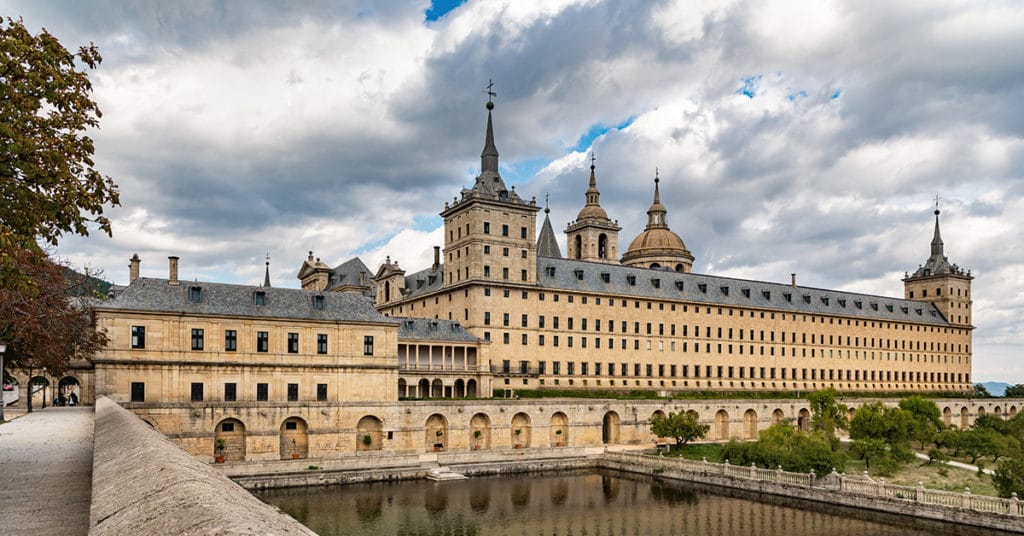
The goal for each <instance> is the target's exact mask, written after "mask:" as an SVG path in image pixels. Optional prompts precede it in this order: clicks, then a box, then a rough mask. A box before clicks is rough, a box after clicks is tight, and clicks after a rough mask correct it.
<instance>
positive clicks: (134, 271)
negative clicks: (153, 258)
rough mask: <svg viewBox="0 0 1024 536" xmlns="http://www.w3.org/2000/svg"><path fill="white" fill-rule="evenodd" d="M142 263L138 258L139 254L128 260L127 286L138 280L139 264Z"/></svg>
mask: <svg viewBox="0 0 1024 536" xmlns="http://www.w3.org/2000/svg"><path fill="white" fill-rule="evenodd" d="M141 263H142V259H140V258H139V254H138V253H135V254H133V255H132V258H131V259H128V284H129V285H131V284H132V283H134V282H135V280H136V279H138V278H139V264H141Z"/></svg>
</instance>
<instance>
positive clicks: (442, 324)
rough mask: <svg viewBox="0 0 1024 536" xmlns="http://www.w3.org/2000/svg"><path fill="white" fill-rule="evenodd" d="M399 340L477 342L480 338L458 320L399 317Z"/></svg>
mask: <svg viewBox="0 0 1024 536" xmlns="http://www.w3.org/2000/svg"><path fill="white" fill-rule="evenodd" d="M395 320H399V321H401V324H399V325H398V339H399V340H403V339H405V340H418V341H444V342H468V343H478V342H480V339H479V338H477V337H476V336H474V335H473V334H472V333H470V332H468V331H466V329H465V328H463V327H462V325H460V324H459V323H458V322H455V321H452V320H438V319H434V318H409V317H399V318H395Z"/></svg>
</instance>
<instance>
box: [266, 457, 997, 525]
mask: <svg viewBox="0 0 1024 536" xmlns="http://www.w3.org/2000/svg"><path fill="white" fill-rule="evenodd" d="M255 494H256V496H257V497H259V498H260V499H262V500H263V501H265V502H268V503H270V504H273V505H276V506H278V507H279V508H281V509H282V510H284V511H285V512H287V513H288V514H290V515H292V516H294V517H295V518H296V519H298V520H299V521H300V522H302V523H303V524H304V525H306V526H307V527H309V528H311V529H312V530H314V531H316V532H317V533H318V534H320V535H321V536H333V535H360V534H369V535H374V536H385V535H400V536H414V535H517V536H526V535H529V536H534V535H545V536H548V535H550V536H583V535H588V536H626V535H646V534H655V535H675V534H680V535H701V536H703V535H707V536H712V535H714V536H718V535H736V536H740V535H743V536H810V535H818V534H821V535H831V536H847V535H848V536H888V535H893V536H896V535H899V536H908V535H909V536H926V535H928V536H940V535H941V536H944V535H954V534H956V535H965V534H984V532H977V531H965V530H963V528H962V527H961V528H960V529H959V530H957V529H956V528H955V527H949V526H942V525H938V524H934V523H928V524H912V523H909V522H908V520H907V519H905V518H897V517H894V516H884V515H881V514H873V513H864V512H860V511H854V510H846V509H844V510H837V509H836V508H835V507H829V506H824V505H818V504H816V503H805V502H794V501H792V500H780V499H778V498H771V497H756V496H749V495H748V496H745V497H727V496H724V495H720V494H717V493H713V492H711V491H708V490H707V489H700V486H698V485H694V484H690V483H685V482H676V481H662V480H658V479H654V478H650V477H645V476H639V475H632V474H626V473H616V472H605V471H584V472H573V473H556V474H547V473H545V474H516V475H508V476H495V477H475V478H471V479H469V480H460V481H449V482H432V481H428V480H417V481H408V482H387V483H373V484H353V485H348V486H330V487H312V488H294V489H280V490H265V491H259V492H255ZM752 499H757V500H752ZM762 500H765V501H767V502H762Z"/></svg>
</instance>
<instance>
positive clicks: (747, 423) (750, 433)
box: [743, 409, 757, 439]
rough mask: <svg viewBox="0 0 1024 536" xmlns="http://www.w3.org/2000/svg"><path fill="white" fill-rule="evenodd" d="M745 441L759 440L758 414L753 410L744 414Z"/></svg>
mask: <svg viewBox="0 0 1024 536" xmlns="http://www.w3.org/2000/svg"><path fill="white" fill-rule="evenodd" d="M743 439H757V412H756V411H754V410H752V409H748V410H747V411H746V412H745V413H744V414H743Z"/></svg>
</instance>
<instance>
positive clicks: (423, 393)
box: [414, 378, 430, 398]
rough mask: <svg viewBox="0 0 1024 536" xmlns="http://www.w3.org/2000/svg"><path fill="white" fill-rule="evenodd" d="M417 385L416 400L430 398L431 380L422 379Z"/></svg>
mask: <svg viewBox="0 0 1024 536" xmlns="http://www.w3.org/2000/svg"><path fill="white" fill-rule="evenodd" d="M416 385H417V387H416V394H415V395H414V396H415V397H416V398H430V380H428V379H426V378H421V379H420V381H419V383H418V384H416Z"/></svg>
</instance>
